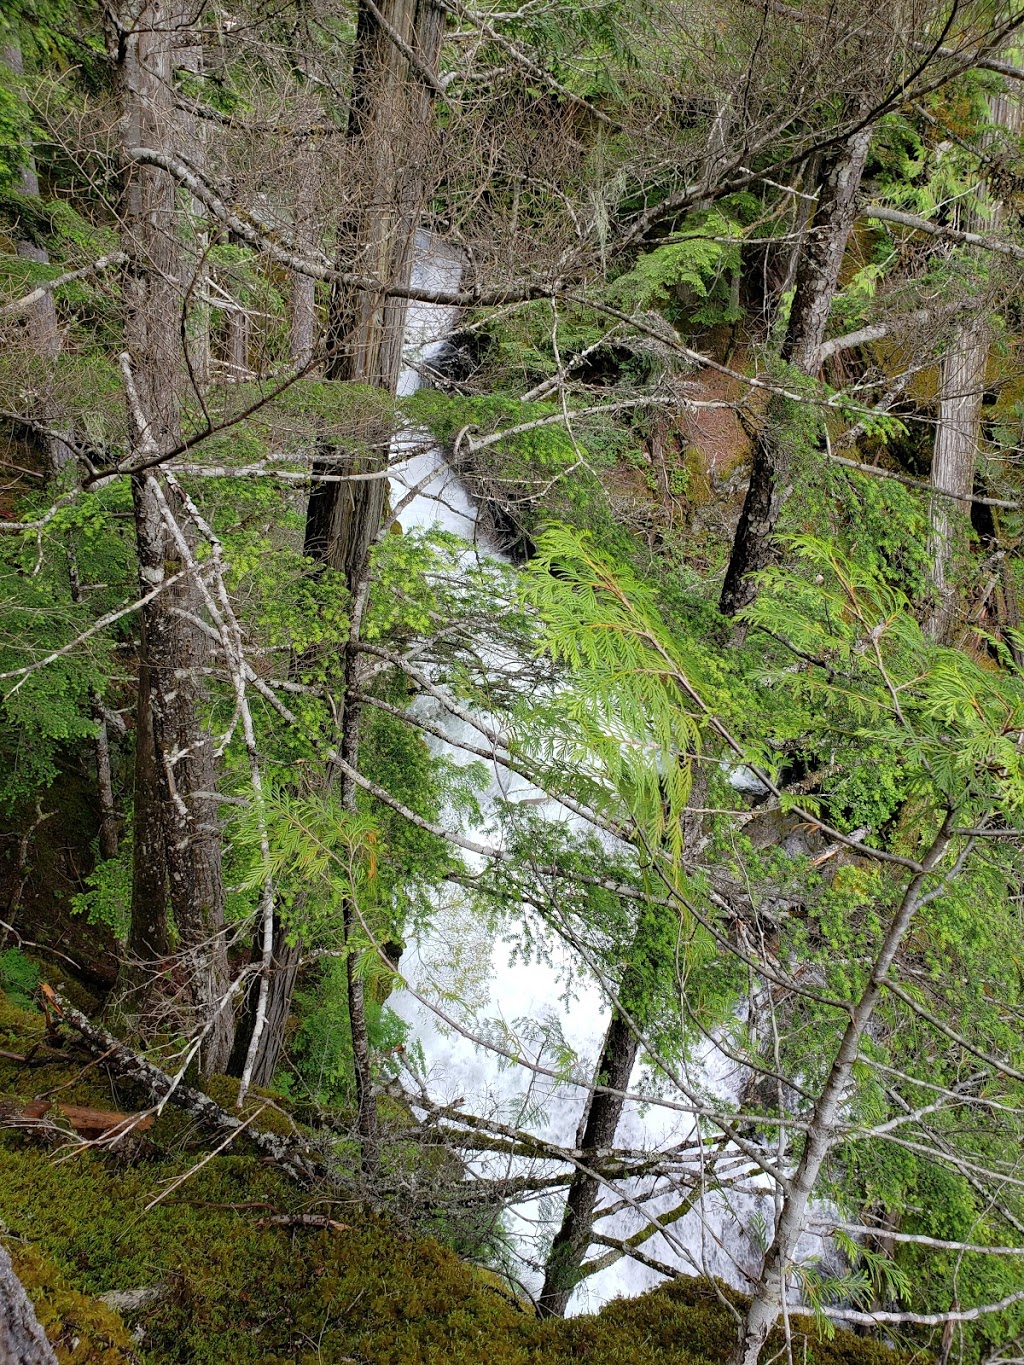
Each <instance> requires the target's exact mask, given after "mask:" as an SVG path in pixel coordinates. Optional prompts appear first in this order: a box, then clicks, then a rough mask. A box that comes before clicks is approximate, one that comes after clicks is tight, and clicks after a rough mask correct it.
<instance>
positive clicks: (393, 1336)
mask: <svg viewBox="0 0 1024 1365" xmlns="http://www.w3.org/2000/svg"><path fill="white" fill-rule="evenodd" d="M43 1028H44V1024H43V1020H42V1017H41V1016H40V1015H38V1014H36V1013H33V1012H31V1011H26V1010H22V1009H20V1008H17V1007H15V1006H12V1005H11V1004H10V1002H9V1001H7V1000H6V998H5V997H3V996H2V995H0V1049H3V1050H5V1051H7V1052H13V1053H21V1054H22V1055H24V1053H25V1052H26V1050H27V1049H29V1048H30V1047H31V1046H32V1044H33V1043H35V1042H40V1041H41V1040H42V1035H43ZM40 1055H41V1054H40V1053H37V1054H36V1056H35V1058H34V1059H33V1060H34V1061H39V1060H40ZM87 1060H88V1059H87V1058H84V1057H83V1056H82V1055H81V1054H80V1053H74V1052H69V1053H68V1055H67V1057H66V1059H65V1058H62V1057H52V1056H51V1055H50V1054H47V1059H45V1060H43V1062H42V1064H40V1065H25V1064H23V1063H20V1062H18V1061H15V1060H12V1059H10V1058H3V1057H0V1108H2V1109H3V1110H6V1112H7V1113H8V1114H10V1113H11V1111H12V1109H14V1108H16V1107H17V1105H18V1104H21V1103H24V1102H25V1101H27V1100H30V1099H33V1098H36V1097H41V1096H44V1095H46V1094H48V1093H49V1092H51V1091H54V1090H55V1088H56V1087H62V1088H61V1089H60V1090H59V1091H58V1092H57V1093H56V1094H54V1095H53V1099H54V1100H58V1101H59V1100H64V1101H66V1102H68V1103H76V1104H91V1105H97V1106H98V1105H106V1106H108V1107H109V1106H115V1107H122V1108H127V1107H131V1106H132V1105H134V1104H137V1103H139V1102H141V1099H142V1097H140V1096H132V1095H130V1094H126V1093H124V1092H119V1091H117V1090H116V1088H112V1086H111V1084H110V1082H109V1080H108V1079H107V1078H106V1077H105V1076H104V1074H103V1071H102V1066H91V1067H90V1068H89V1069H88V1070H86V1071H84V1073H83V1067H84V1066H85V1065H86V1062H87ZM209 1150H210V1145H209V1142H208V1140H205V1139H204V1137H203V1135H200V1134H197V1133H195V1132H194V1131H193V1130H192V1129H191V1127H190V1125H189V1123H188V1122H186V1121H185V1120H184V1119H183V1117H182V1116H181V1115H180V1114H179V1115H176V1114H174V1113H166V1114H165V1115H164V1116H162V1117H161V1118H160V1120H159V1121H158V1122H157V1123H156V1125H155V1126H154V1127H153V1129H151V1130H150V1132H149V1133H148V1134H147V1145H146V1146H145V1148H144V1149H143V1150H142V1151H141V1152H137V1153H136V1154H135V1155H134V1157H132V1158H128V1157H126V1156H124V1155H117V1154H115V1153H113V1152H103V1151H99V1150H96V1149H92V1150H85V1151H82V1150H72V1149H71V1148H69V1147H68V1146H66V1145H63V1146H62V1145H61V1144H60V1143H59V1141H58V1144H57V1145H56V1146H54V1145H52V1144H51V1145H44V1144H41V1143H40V1142H39V1140H38V1138H36V1137H33V1136H27V1135H26V1134H25V1133H23V1132H20V1131H18V1130H17V1129H15V1128H7V1129H0V1231H2V1235H3V1238H4V1241H5V1244H6V1245H7V1246H8V1248H9V1249H10V1250H11V1253H12V1255H13V1257H14V1259H15V1264H16V1267H17V1269H18V1272H19V1274H20V1275H21V1277H22V1279H23V1281H24V1283H25V1285H26V1287H27V1289H28V1291H29V1293H30V1294H31V1296H32V1298H33V1300H34V1301H35V1303H36V1307H37V1311H38V1313H39V1316H40V1319H41V1321H42V1322H43V1324H44V1326H45V1327H46V1329H47V1332H48V1334H49V1336H50V1338H51V1340H52V1341H53V1343H54V1345H55V1347H56V1350H57V1354H58V1358H59V1359H60V1360H61V1361H63V1362H74V1365H113V1362H122V1361H126V1360H132V1359H134V1360H141V1361H145V1362H154V1363H155V1362H160V1363H161V1365H163V1363H164V1362H166V1363H167V1365H171V1362H174V1363H175V1365H177V1362H181V1365H186V1362H188V1365H214V1363H215V1362H216V1365H221V1363H223V1365H227V1363H228V1362H230V1363H231V1365H278V1363H279V1362H280V1363H281V1365H283V1363H284V1362H302V1365H305V1363H306V1362H309V1363H310V1365H312V1363H313V1362H329V1363H330V1365H336V1363H340V1362H346V1361H355V1362H360V1363H361V1365H470V1363H471V1362H472V1363H475V1362H486V1365H526V1363H527V1362H530V1365H553V1362H561V1361H565V1362H568V1361H584V1362H588V1365H656V1363H657V1365H669V1362H673V1365H705V1363H708V1362H710V1363H714V1365H717V1362H722V1361H724V1359H725V1357H726V1355H727V1353H728V1350H729V1348H730V1345H731V1343H732V1341H733V1339H734V1330H735V1329H734V1325H733V1319H732V1317H731V1316H730V1314H729V1312H728V1310H727V1308H726V1307H725V1306H724V1302H723V1298H722V1291H721V1289H720V1287H719V1288H718V1289H716V1287H715V1286H713V1285H710V1284H708V1283H707V1282H704V1281H699V1280H689V1279H683V1280H679V1281H677V1282H675V1283H673V1284H670V1285H667V1286H665V1287H663V1288H661V1289H658V1290H656V1291H654V1292H652V1293H649V1294H646V1295H644V1296H642V1297H640V1298H637V1299H632V1300H619V1301H617V1302H615V1303H612V1304H610V1305H609V1306H608V1307H606V1308H605V1309H604V1311H603V1312H601V1313H600V1314H597V1315H596V1316H590V1317H578V1318H574V1319H571V1320H569V1321H566V1322H562V1321H550V1322H540V1321H538V1320H537V1319H536V1318H535V1317H533V1316H532V1314H531V1313H529V1312H528V1311H526V1310H524V1309H523V1308H522V1307H521V1306H517V1305H516V1303H514V1302H513V1301H512V1300H511V1299H510V1297H506V1296H505V1295H504V1294H502V1293H501V1292H499V1291H498V1289H497V1288H495V1285H494V1280H495V1277H488V1275H487V1274H486V1273H481V1272H480V1271H479V1270H477V1269H476V1268H474V1267H473V1266H470V1265H468V1264H466V1263H465V1262H463V1261H461V1260H460V1259H459V1258H458V1257H457V1256H456V1255H454V1254H453V1253H452V1252H451V1251H449V1250H448V1249H446V1248H445V1247H443V1246H441V1245H440V1244H439V1243H437V1242H435V1241H432V1240H430V1239H427V1238H422V1237H416V1236H412V1235H410V1234H409V1233H408V1232H406V1231H404V1230H403V1229H402V1228H400V1227H399V1226H398V1225H397V1224H395V1223H392V1222H391V1221H389V1220H388V1219H386V1218H383V1217H381V1216H379V1215H375V1214H372V1213H370V1212H368V1211H367V1210H366V1209H365V1208H363V1207H362V1206H361V1205H359V1204H358V1203H354V1202H351V1201H350V1202H348V1203H345V1202H340V1201H339V1200H337V1199H332V1198H331V1197H330V1196H329V1195H328V1194H327V1193H321V1194H320V1195H319V1196H318V1195H317V1194H316V1193H313V1192H310V1191H308V1190H302V1189H299V1188H298V1187H297V1186H295V1185H292V1184H290V1183H289V1182H288V1181H287V1180H286V1179H284V1178H283V1177H282V1176H281V1175H279V1174H278V1173H277V1172H276V1171H274V1170H272V1169H268V1168H267V1166H266V1165H264V1164H262V1163H261V1162H260V1160H259V1159H258V1158H256V1157H253V1156H248V1155H243V1154H241V1153H240V1152H234V1151H228V1152H225V1153H223V1154H221V1155H217V1156H215V1157H213V1158H212V1159H211V1160H209V1161H207V1162H206V1163H205V1164H204V1165H202V1166H201V1167H200V1168H199V1169H197V1170H195V1172H194V1173H193V1174H192V1175H190V1176H189V1178H188V1180H187V1181H185V1182H184V1183H183V1184H181V1185H180V1186H179V1187H177V1188H174V1189H170V1187H171V1185H172V1184H173V1182H174V1180H175V1178H176V1177H177V1176H180V1175H182V1174H183V1173H184V1172H186V1171H189V1170H190V1169H191V1168H193V1167H194V1166H196V1164H197V1162H199V1161H200V1160H201V1159H202V1156H203V1155H205V1154H206V1153H207V1152H208V1151H209ZM162 1193H166V1197H165V1198H163V1199H162V1200H161V1201H160V1202H159V1203H156V1204H155V1205H153V1206H152V1207H151V1208H148V1209H147V1205H149V1204H151V1202H152V1201H153V1200H154V1199H155V1198H156V1197H157V1196H159V1195H160V1194H162ZM300 1212H317V1213H325V1214H328V1215H329V1216H330V1217H331V1219H333V1220H334V1222H335V1223H336V1224H337V1225H339V1226H337V1227H335V1228H333V1229H332V1230H319V1229H316V1230H314V1229H310V1228H308V1227H282V1226H279V1225H269V1224H267V1223H265V1222H263V1221H261V1220H263V1219H265V1218H266V1217H267V1216H268V1214H271V1213H274V1214H279V1213H300ZM143 1286H160V1287H161V1289H162V1291H163V1292H162V1297H161V1298H160V1299H159V1301H158V1302H156V1303H155V1304H151V1305H150V1306H148V1307H147V1308H146V1309H145V1310H144V1312H143V1313H142V1314H141V1321H138V1322H137V1321H135V1320H132V1321H131V1322H130V1323H126V1322H124V1321H123V1320H122V1319H121V1317H120V1316H119V1315H118V1314H117V1313H115V1312H113V1311H112V1310H111V1309H110V1308H108V1307H106V1306H105V1305H104V1304H102V1303H101V1302H100V1301H99V1299H98V1297H97V1296H98V1295H100V1294H103V1293H107V1292H109V1291H111V1290H129V1289H137V1288H140V1287H143ZM729 1297H730V1298H731V1299H732V1300H733V1302H736V1303H738V1302H739V1301H740V1300H739V1298H738V1296H736V1295H734V1294H729ZM132 1326H134V1327H136V1329H139V1328H141V1333H140V1337H141V1339H140V1337H135V1338H133V1337H132V1335H131V1333H130V1330H129V1329H130V1327H132ZM795 1330H796V1332H797V1333H798V1336H799V1355H800V1359H801V1361H802V1362H807V1365H902V1362H903V1358H902V1357H900V1356H898V1355H896V1354H895V1353H894V1352H892V1351H891V1350H889V1349H887V1348H886V1347H884V1346H882V1345H879V1344H876V1343H872V1342H869V1341H866V1340H864V1339H861V1338H858V1337H855V1336H851V1335H849V1334H846V1333H838V1334H837V1335H836V1337H835V1339H834V1340H833V1341H831V1342H828V1341H825V1340H823V1339H822V1338H821V1337H820V1336H819V1335H818V1334H817V1332H816V1331H815V1330H814V1327H813V1324H812V1323H811V1322H810V1321H809V1320H804V1319H795ZM769 1354H773V1353H769Z"/></svg>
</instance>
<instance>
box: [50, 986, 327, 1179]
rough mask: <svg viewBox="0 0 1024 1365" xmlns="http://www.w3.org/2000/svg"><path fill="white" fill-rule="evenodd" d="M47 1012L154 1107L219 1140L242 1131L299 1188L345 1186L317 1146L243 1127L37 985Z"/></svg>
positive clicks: (53, 994)
mask: <svg viewBox="0 0 1024 1365" xmlns="http://www.w3.org/2000/svg"><path fill="white" fill-rule="evenodd" d="M40 989H41V991H42V993H43V996H44V998H45V999H46V1001H47V1003H48V1005H49V1007H50V1009H51V1010H52V1011H53V1013H54V1014H55V1015H56V1017H57V1018H58V1019H59V1020H60V1022H61V1023H63V1024H66V1025H67V1026H68V1027H69V1028H72V1029H74V1030H75V1032H76V1033H78V1034H80V1035H81V1037H82V1038H83V1040H84V1041H85V1043H86V1044H87V1045H88V1047H89V1048H90V1049H91V1050H92V1051H93V1052H95V1053H98V1054H100V1053H102V1054H105V1055H104V1058H103V1064H104V1066H105V1067H106V1068H107V1069H108V1070H110V1071H113V1072H114V1073H115V1075H117V1076H118V1077H119V1078H120V1079H121V1080H123V1081H127V1082H129V1083H131V1084H134V1085H138V1086H141V1087H142V1089H143V1090H145V1091H147V1092H148V1093H149V1094H150V1095H152V1096H153V1099H154V1100H155V1102H156V1106H160V1105H161V1104H163V1103H165V1102H169V1103H171V1104H173V1105H175V1106H176V1107H177V1108H179V1109H183V1110H184V1111H185V1112H186V1113H187V1114H190V1115H191V1116H192V1117H193V1118H194V1119H195V1120H196V1121H197V1122H198V1123H200V1124H202V1125H203V1127H205V1128H207V1129H210V1130H212V1131H213V1132H214V1133H217V1134H219V1135H221V1136H222V1137H224V1136H228V1135H231V1134H234V1133H238V1132H240V1130H241V1129H242V1128H243V1127H245V1141H246V1142H248V1143H250V1144H251V1145H252V1146H254V1147H256V1149H257V1150H258V1151H259V1152H260V1153H261V1155H262V1156H264V1157H265V1158H266V1159H267V1160H268V1161H269V1162H271V1163H272V1164H273V1165H275V1166H277V1167H279V1168H280V1169H281V1170H282V1171H284V1172H285V1174H286V1175H288V1176H289V1177H290V1178H291V1179H293V1180H296V1181H298V1182H299V1183H300V1184H303V1185H313V1184H318V1183H322V1182H327V1183H330V1184H333V1185H345V1184H347V1182H345V1181H344V1180H343V1179H342V1178H341V1177H340V1176H339V1174H338V1173H337V1172H336V1171H334V1170H333V1169H332V1168H331V1167H330V1166H329V1165H328V1163H327V1161H326V1160H325V1159H324V1157H323V1156H322V1155H321V1154H320V1153H318V1152H317V1151H316V1150H315V1148H314V1147H313V1146H312V1145H311V1144H310V1143H308V1142H305V1141H303V1140H302V1139H301V1138H294V1137H283V1136H281V1135H280V1134H278V1133H268V1132H266V1131H264V1130H263V1129H261V1128H255V1127H253V1126H252V1125H251V1124H249V1125H247V1124H246V1123H245V1121H244V1120H243V1119H241V1118H237V1117H236V1116H235V1115H234V1114H229V1113H228V1112H227V1111H226V1110H224V1109H222V1108H221V1107H220V1105H219V1104H217V1103H216V1101H215V1100H212V1099H210V1097H209V1095H204V1094H203V1092H202V1091H201V1090H196V1089H195V1088H194V1087H193V1086H190V1085H186V1084H185V1083H184V1082H183V1081H176V1080H175V1078H174V1077H171V1076H168V1074H167V1072H166V1071H162V1070H161V1069H160V1068H159V1067H158V1066H155V1065H154V1064H153V1063H152V1062H150V1061H147V1060H146V1058H145V1057H140V1056H139V1054H138V1053H137V1052H133V1051H132V1049H131V1048H130V1047H128V1046H127V1045H126V1044H124V1043H122V1042H119V1041H118V1039H117V1038H115V1037H114V1035H113V1034H112V1033H108V1032H107V1031H106V1029H103V1028H100V1027H99V1025H97V1024H94V1023H93V1022H92V1021H91V1020H90V1019H87V1018H86V1016H85V1015H84V1014H82V1012H81V1011H80V1010H76V1009H75V1007H74V1006H73V1005H70V1004H69V1003H68V1002H67V1001H66V1000H63V999H62V998H61V997H60V996H59V995H58V994H57V993H56V991H54V990H53V989H52V988H51V987H50V986H46V985H44V986H42V987H40Z"/></svg>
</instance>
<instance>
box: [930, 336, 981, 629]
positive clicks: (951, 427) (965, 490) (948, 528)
mask: <svg viewBox="0 0 1024 1365" xmlns="http://www.w3.org/2000/svg"><path fill="white" fill-rule="evenodd" d="M988 347H989V328H988V324H987V322H986V321H985V320H984V319H972V320H971V322H969V323H968V324H967V325H965V326H963V327H959V328H958V329H957V332H956V335H955V337H954V338H953V341H952V342H951V344H950V348H949V350H948V351H947V352H946V354H945V355H944V356H943V357H942V366H941V371H940V375H941V379H940V384H941V387H940V394H939V426H938V430H937V431H936V433H935V448H934V451H933V454H932V470H931V485H932V490H933V494H932V502H931V509H930V513H929V528H928V552H929V557H930V559H931V575H932V588H933V591H934V594H935V600H934V603H933V605H932V608H931V611H930V612H929V614H928V618H927V621H926V627H927V630H928V633H929V634H930V635H931V636H932V638H933V639H936V640H942V639H944V638H945V636H946V635H947V634H948V632H949V629H950V627H951V625H952V622H953V615H954V609H955V605H956V586H955V583H954V582H953V576H952V568H953V551H954V545H955V541H956V534H957V530H958V529H963V528H965V526H966V523H967V520H968V517H969V514H970V506H971V505H970V503H969V502H965V501H963V500H962V499H963V498H966V497H968V496H969V495H970V493H971V491H972V490H973V488H974V466H975V463H976V460H977V454H978V440H979V438H980V436H981V400H982V397H983V395H984V391H985V368H986V364H987V362H988ZM944 493H954V494H959V495H960V496H959V497H954V498H948V497H943V496H942V495H943V494H944Z"/></svg>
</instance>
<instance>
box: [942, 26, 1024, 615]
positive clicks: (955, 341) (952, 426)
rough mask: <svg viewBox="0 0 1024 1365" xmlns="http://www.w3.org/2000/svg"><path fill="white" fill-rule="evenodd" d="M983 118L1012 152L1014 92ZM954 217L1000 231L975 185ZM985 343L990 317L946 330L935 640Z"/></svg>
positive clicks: (973, 446)
mask: <svg viewBox="0 0 1024 1365" xmlns="http://www.w3.org/2000/svg"><path fill="white" fill-rule="evenodd" d="M1014 56H1015V53H1014V50H1013V49H1012V48H1007V49H1004V52H1003V57H1004V59H1005V60H1012V59H1013V58H1014ZM989 112H990V115H991V121H992V129H991V130H990V131H989V133H988V137H987V139H986V140H987V142H988V143H989V144H990V146H991V145H992V144H993V143H994V142H995V141H996V139H997V137H999V136H1005V137H1006V139H1007V141H1008V142H1009V143H1010V145H1011V146H1013V145H1014V144H1015V143H1016V142H1017V140H1018V139H1019V137H1020V132H1021V115H1022V105H1021V99H1020V95H1019V93H1018V92H1017V91H1015V90H1014V91H1012V92H1007V93H1004V94H998V95H993V96H992V97H991V98H990V100H989ZM997 162H998V158H997ZM955 213H956V225H957V226H958V227H959V228H961V229H963V230H965V231H969V232H988V233H991V232H992V231H993V229H995V230H996V231H998V229H999V228H1000V227H1001V226H1002V223H1003V220H1004V218H1005V206H1004V204H1003V202H1002V200H1001V198H999V197H998V196H997V195H994V194H993V193H992V192H991V191H990V189H989V188H988V186H984V185H983V186H982V187H981V188H980V190H979V191H978V202H977V204H976V205H971V206H964V205H963V204H960V205H957V207H956V210H955ZM991 341H992V325H991V320H990V318H989V317H988V316H987V315H984V314H982V315H980V316H979V315H977V314H975V315H974V316H968V317H967V318H966V319H965V320H964V321H963V322H962V323H961V324H960V325H959V326H957V327H956V329H955V330H954V333H953V335H952V337H951V338H950V341H949V345H948V347H947V349H946V352H945V354H944V355H943V357H942V363H941V367H940V380H939V424H938V428H937V429H936V433H935V447H934V451H933V454H932V468H931V486H932V489H933V495H932V502H931V508H930V513H929V528H928V551H929V558H930V560H931V579H932V589H933V594H934V596H933V601H932V604H931V608H930V610H929V612H928V615H927V618H926V620H925V626H926V629H927V630H928V633H929V634H930V635H931V636H932V638H933V639H936V640H945V639H947V638H948V637H949V635H950V632H951V631H952V629H953V626H954V620H955V616H956V596H957V594H956V582H955V577H954V573H953V561H954V557H955V552H956V544H957V540H958V539H959V538H961V537H962V536H963V535H964V534H965V533H966V530H967V526H968V522H969V518H970V508H971V503H970V496H971V493H972V492H973V491H974V475H975V469H976V467H977V462H978V444H979V441H980V440H981V434H982V422H981V412H982V402H983V399H984V396H985V372H986V369H987V366H988V355H989V348H990V345H991ZM950 494H952V496H949V495H950Z"/></svg>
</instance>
